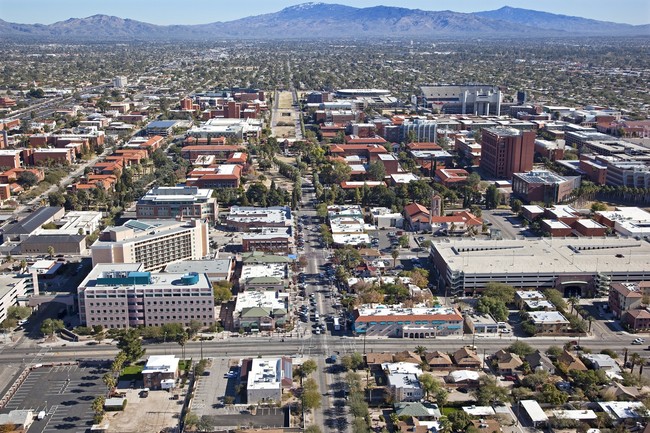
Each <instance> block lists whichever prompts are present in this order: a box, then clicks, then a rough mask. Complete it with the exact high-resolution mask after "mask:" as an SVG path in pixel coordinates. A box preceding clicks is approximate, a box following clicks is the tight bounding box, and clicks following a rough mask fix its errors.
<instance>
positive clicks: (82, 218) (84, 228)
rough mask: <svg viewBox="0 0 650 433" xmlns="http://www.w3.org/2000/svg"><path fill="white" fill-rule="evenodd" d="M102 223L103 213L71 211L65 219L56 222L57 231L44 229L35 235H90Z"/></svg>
mask: <svg viewBox="0 0 650 433" xmlns="http://www.w3.org/2000/svg"><path fill="white" fill-rule="evenodd" d="M101 222H102V213H101V212H91V211H70V212H68V213H66V214H65V215H64V216H63V218H61V219H60V220H58V221H56V222H55V223H54V224H56V226H57V227H56V228H55V229H44V228H41V230H40V231H38V232H36V233H35V234H38V235H78V234H85V235H89V234H91V233H93V232H94V231H95V230H97V229H99V226H100V224H101Z"/></svg>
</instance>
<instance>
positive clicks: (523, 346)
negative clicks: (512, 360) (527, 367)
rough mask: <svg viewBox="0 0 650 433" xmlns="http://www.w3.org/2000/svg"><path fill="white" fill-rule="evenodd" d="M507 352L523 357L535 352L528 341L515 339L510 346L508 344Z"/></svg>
mask: <svg viewBox="0 0 650 433" xmlns="http://www.w3.org/2000/svg"><path fill="white" fill-rule="evenodd" d="M508 352H510V353H514V354H516V355H519V356H520V357H522V358H523V357H525V356H528V355H530V354H531V353H533V352H535V349H533V348H532V347H531V345H530V344H528V343H525V342H523V341H515V342H514V343H512V344H511V345H510V346H508Z"/></svg>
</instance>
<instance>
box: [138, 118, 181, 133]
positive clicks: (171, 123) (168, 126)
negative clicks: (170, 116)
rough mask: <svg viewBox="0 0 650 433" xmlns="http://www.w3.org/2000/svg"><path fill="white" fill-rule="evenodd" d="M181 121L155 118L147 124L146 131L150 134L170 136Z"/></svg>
mask: <svg viewBox="0 0 650 433" xmlns="http://www.w3.org/2000/svg"><path fill="white" fill-rule="evenodd" d="M179 123H180V122H179V121H178V120H154V121H153V122H149V123H148V124H147V126H146V127H145V131H146V133H147V135H149V136H155V135H158V136H160V137H169V136H170V135H172V133H173V130H174V128H175V127H176V126H177V125H178V124H179Z"/></svg>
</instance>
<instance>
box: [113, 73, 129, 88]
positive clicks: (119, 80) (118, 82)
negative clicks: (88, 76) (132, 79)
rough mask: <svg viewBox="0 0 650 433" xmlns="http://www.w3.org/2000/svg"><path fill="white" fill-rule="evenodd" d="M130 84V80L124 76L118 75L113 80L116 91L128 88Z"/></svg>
mask: <svg viewBox="0 0 650 433" xmlns="http://www.w3.org/2000/svg"><path fill="white" fill-rule="evenodd" d="M128 84H129V80H128V79H127V78H126V77H125V76H123V75H118V76H117V77H115V78H113V87H115V88H116V89H122V88H124V87H126V86H127V85H128Z"/></svg>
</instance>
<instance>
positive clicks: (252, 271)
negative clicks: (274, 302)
mask: <svg viewBox="0 0 650 433" xmlns="http://www.w3.org/2000/svg"><path fill="white" fill-rule="evenodd" d="M287 278H289V267H288V264H287V263H277V262H276V263H272V262H266V263H244V264H243V265H242V269H241V275H240V276H239V287H240V288H241V290H262V291H264V290H271V291H274V292H275V291H281V290H282V289H284V287H285V285H286V284H287V283H288V281H287Z"/></svg>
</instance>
